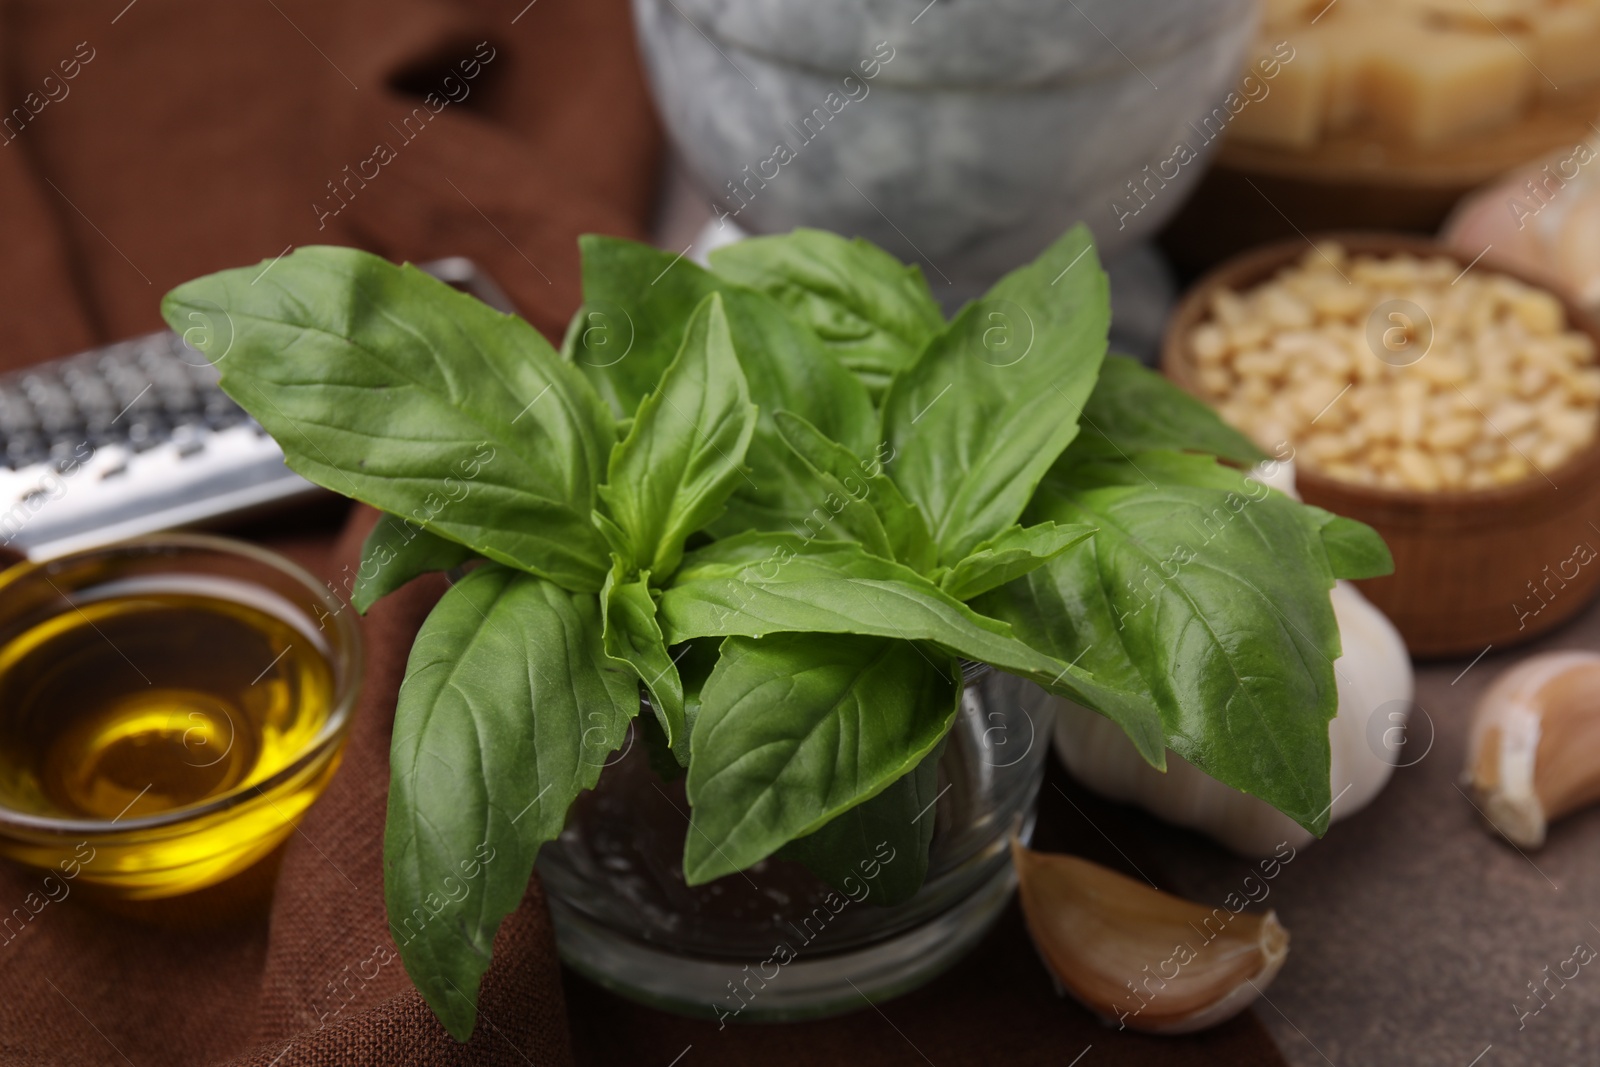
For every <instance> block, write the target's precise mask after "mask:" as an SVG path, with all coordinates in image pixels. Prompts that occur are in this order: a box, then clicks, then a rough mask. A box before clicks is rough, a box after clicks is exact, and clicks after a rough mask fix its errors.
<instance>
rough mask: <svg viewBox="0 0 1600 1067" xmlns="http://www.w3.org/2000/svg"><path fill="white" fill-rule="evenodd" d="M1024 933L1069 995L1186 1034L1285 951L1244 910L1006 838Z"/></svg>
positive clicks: (1251, 989) (1109, 1016) (1279, 932)
mask: <svg viewBox="0 0 1600 1067" xmlns="http://www.w3.org/2000/svg"><path fill="white" fill-rule="evenodd" d="M1011 852H1012V862H1013V864H1014V865H1015V867H1016V869H1017V879H1018V890H1017V893H1018V898H1019V900H1020V901H1021V904H1022V913H1023V917H1024V918H1025V919H1026V921H1027V925H1028V933H1029V935H1030V936H1031V937H1032V938H1033V943H1034V946H1035V947H1036V948H1038V950H1039V953H1040V955H1041V956H1043V957H1044V961H1045V964H1046V966H1048V967H1049V969H1050V971H1051V973H1052V974H1054V975H1055V977H1056V980H1057V981H1058V982H1060V984H1061V985H1062V986H1063V987H1064V988H1065V989H1066V991H1067V992H1068V993H1070V994H1071V995H1072V997H1073V999H1075V1000H1077V1001H1078V1002H1079V1003H1081V1004H1083V1006H1084V1007H1086V1008H1088V1009H1089V1010H1090V1011H1092V1012H1094V1013H1095V1014H1096V1015H1098V1016H1100V1018H1101V1019H1103V1020H1104V1021H1105V1022H1106V1023H1107V1024H1108V1025H1115V1026H1116V1027H1117V1028H1118V1029H1131V1030H1141V1031H1144V1032H1146V1033H1156V1034H1187V1033H1193V1032H1195V1031H1196V1030H1203V1029H1206V1028H1207V1027H1212V1026H1216V1025H1218V1024H1219V1023H1223V1022H1226V1021H1227V1020H1229V1019H1231V1018H1233V1017H1234V1016H1235V1015H1237V1014H1239V1012H1241V1011H1243V1010H1244V1009H1245V1008H1247V1007H1249V1005H1250V1003H1251V1002H1252V1001H1254V1000H1255V999H1256V997H1257V996H1259V995H1260V993H1261V991H1262V990H1263V989H1265V988H1266V987H1267V985H1268V983H1270V982H1271V981H1272V979H1273V978H1274V977H1275V976H1276V975H1277V973H1278V970H1279V969H1280V968H1281V967H1282V966H1283V961H1284V960H1285V959H1286V958H1287V956H1288V953H1289V933H1288V931H1287V930H1285V929H1284V928H1283V926H1282V925H1281V924H1280V923H1279V922H1278V919H1277V916H1276V915H1275V914H1274V913H1273V912H1271V911H1268V912H1266V913H1265V914H1259V915H1252V914H1247V913H1243V912H1239V913H1233V912H1230V911H1228V910H1227V909H1226V908H1211V909H1208V908H1206V907H1205V906H1204V905H1201V904H1196V903H1194V902H1192V901H1188V900H1184V899H1182V898H1180V897H1175V896H1172V895H1171V894H1168V893H1162V892H1160V891H1159V890H1156V889H1152V888H1151V887H1149V886H1148V885H1146V884H1144V883H1143V882H1140V881H1136V880H1134V879H1132V878H1129V877H1127V876H1125V875H1122V874H1118V873H1117V872H1115V871H1111V870H1108V869H1106V868H1104V867H1100V866H1098V865H1096V864H1093V863H1090V862H1088V861H1087V860H1082V859H1078V858H1077V857H1075V856H1058V855H1050V854H1047V853H1042V852H1034V851H1032V850H1031V849H1028V848H1025V847H1023V846H1022V844H1021V843H1019V842H1017V841H1016V840H1013V841H1012V844H1011Z"/></svg>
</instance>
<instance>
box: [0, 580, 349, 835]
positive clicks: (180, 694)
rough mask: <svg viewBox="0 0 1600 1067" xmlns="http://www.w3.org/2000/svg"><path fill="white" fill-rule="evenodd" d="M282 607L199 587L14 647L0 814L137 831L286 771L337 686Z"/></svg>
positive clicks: (68, 615) (145, 595)
mask: <svg viewBox="0 0 1600 1067" xmlns="http://www.w3.org/2000/svg"><path fill="white" fill-rule="evenodd" d="M273 599H275V598H273V597H272V595H271V594H267V593H265V592H264V591H261V590H257V589H253V588H251V587H247V586H240V585H239V584H238V583H231V582H227V581H226V580H223V579H216V580H212V579H208V578H204V577H198V576H192V577H186V578H183V579H175V580H173V582H172V583H171V584H169V585H168V586H167V587H166V588H163V587H162V585H161V584H157V585H155V586H154V587H146V588H137V589H133V590H129V591H127V592H124V593H120V594H117V593H111V594H110V595H106V596H104V597H103V598H102V599H95V600H91V601H89V602H87V603H84V602H79V603H77V604H76V605H75V606H71V607H68V608H67V609H66V610H63V611H61V612H60V613H58V614H55V615H52V616H50V617H48V618H45V619H43V620H40V621H38V622H36V623H35V624H34V625H32V626H30V627H28V628H27V629H26V630H24V631H23V632H21V633H19V634H16V635H15V636H13V637H11V639H10V640H9V641H7V642H6V643H5V644H4V645H3V646H0V802H3V803H4V804H5V805H6V806H7V807H10V808H12V809H13V810H18V811H24V812H32V813H35V814H38V815H42V816H48V817H56V818H62V817H64V818H75V817H76V818H89V819H118V820H121V819H136V818H138V817H140V816H144V815H150V814H154V813H157V812H163V811H170V810H172V809H176V808H182V807H185V806H188V805H193V804H198V803H201V802H203V801H206V800H209V799H212V798H215V797H218V796H220V795H222V794H225V793H227V792H229V791H232V790H238V789H241V788H247V787H249V786H251V785H254V784H257V783H260V782H263V781H265V780H267V779H269V778H271V777H272V776H273V775H274V774H276V773H277V772H279V771H281V770H283V769H284V768H285V767H287V766H289V765H290V764H291V763H292V762H294V760H295V759H296V758H297V757H298V756H299V755H300V754H301V753H303V752H304V751H305V750H306V748H307V746H308V745H309V744H310V743H311V742H312V740H313V739H314V738H315V737H316V736H317V735H318V733H319V732H321V730H322V728H323V726H324V724H325V723H326V722H327V719H328V715H329V712H330V709H331V707H332V703H333V678H332V672H331V670H330V667H329V664H328V658H327V651H326V648H325V647H324V645H323V643H322V642H321V640H320V638H319V635H318V634H317V633H316V631H315V630H311V629H301V628H298V627H297V626H296V625H295V624H294V623H292V622H291V621H289V619H290V618H291V617H292V616H290V615H289V613H288V612H279V611H274V610H272V609H273V607H274V605H273V603H272V600H273ZM63 606H64V607H66V606H65V605H63ZM285 607H287V605H285Z"/></svg>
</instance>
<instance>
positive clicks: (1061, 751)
mask: <svg viewBox="0 0 1600 1067" xmlns="http://www.w3.org/2000/svg"><path fill="white" fill-rule="evenodd" d="M1332 600H1333V613H1334V616H1335V617H1336V618H1337V619H1338V621H1339V639H1340V641H1341V643H1342V644H1343V647H1344V654H1343V655H1342V656H1340V657H1339V659H1338V660H1337V661H1336V662H1335V664H1334V667H1335V678H1336V680H1337V684H1338V687H1339V713H1338V715H1337V716H1335V717H1334V719H1333V721H1332V722H1330V723H1329V724H1328V741H1329V743H1330V746H1331V748H1332V760H1331V762H1330V764H1329V774H1330V780H1331V782H1332V785H1333V793H1334V795H1335V797H1336V798H1337V799H1336V801H1335V803H1334V805H1333V809H1332V810H1331V812H1330V813H1329V820H1330V821H1337V820H1339V819H1342V818H1344V817H1345V816H1347V815H1351V814H1354V813H1355V812H1357V811H1359V810H1361V808H1363V807H1365V806H1366V805H1367V804H1368V803H1369V802H1370V801H1371V800H1372V798H1373V797H1375V796H1377V795H1378V792H1379V791H1380V790H1382V789H1383V787H1384V785H1385V783H1387V782H1388V781H1389V775H1390V774H1392V773H1393V772H1394V768H1395V767H1396V766H1397V765H1398V764H1399V762H1400V761H1399V759H1398V758H1397V756H1396V753H1395V751H1394V748H1393V734H1391V733H1390V731H1393V730H1394V728H1395V727H1398V726H1400V725H1401V724H1402V723H1403V722H1404V716H1405V709H1407V708H1409V706H1410V705H1409V702H1410V700H1411V695H1412V690H1413V680H1412V673H1411V660H1410V659H1409V657H1407V655H1406V649H1405V643H1404V642H1403V641H1402V640H1401V639H1400V634H1399V632H1398V631H1396V630H1395V628H1394V624H1392V623H1391V622H1390V621H1389V620H1388V619H1387V618H1385V617H1384V614H1383V613H1382V612H1381V611H1379V610H1378V609H1377V608H1375V607H1373V606H1372V605H1371V604H1370V603H1369V602H1368V601H1367V599H1366V597H1364V596H1362V595H1361V594H1360V593H1358V592H1357V591H1356V589H1355V587H1354V586H1352V585H1351V584H1350V583H1348V582H1339V583H1338V584H1337V585H1335V586H1334V589H1333V593H1332ZM1386 704H1389V705H1391V709H1390V711H1389V712H1388V714H1387V716H1386V718H1385V720H1384V722H1383V723H1382V724H1381V725H1382V727H1383V729H1382V730H1379V731H1378V737H1379V739H1383V740H1385V741H1386V744H1381V745H1380V744H1374V743H1373V741H1374V739H1373V738H1371V737H1369V732H1368V724H1369V722H1370V720H1371V719H1372V717H1373V714H1374V713H1375V712H1377V711H1378V709H1379V708H1380V707H1382V706H1384V705H1386ZM1056 708H1057V710H1056V727H1055V748H1056V753H1057V754H1058V755H1059V756H1060V757H1061V759H1062V762H1064V763H1065V764H1066V765H1067V769H1068V770H1070V771H1071V772H1072V774H1073V777H1075V778H1077V779H1078V781H1080V782H1082V783H1083V784H1084V785H1085V786H1087V787H1088V788H1089V789H1091V790H1093V791H1094V792H1096V793H1099V794H1100V795H1101V796H1105V797H1109V798H1111V799H1112V800H1118V801H1121V802H1123V803H1126V804H1137V805H1138V806H1140V807H1142V808H1144V809H1145V810H1146V811H1148V812H1150V813H1151V814H1152V815H1156V816H1158V817H1160V818H1162V819H1165V820H1167V821H1168V822H1172V823H1177V824H1178V825H1179V826H1187V827H1189V828H1191V829H1194V830H1199V831H1200V832H1201V833H1203V834H1206V835H1208V836H1210V837H1213V838H1215V839H1216V840H1218V841H1220V842H1221V843H1222V844H1224V845H1226V846H1227V847H1228V848H1231V849H1232V850H1233V851H1235V852H1238V853H1240V854H1241V855H1245V856H1252V857H1255V856H1265V855H1268V854H1270V853H1271V852H1272V850H1273V849H1274V848H1275V847H1276V846H1277V845H1279V844H1280V843H1283V842H1287V843H1289V844H1290V845H1292V846H1294V847H1295V848H1300V847H1302V846H1304V845H1305V844H1307V843H1308V842H1310V841H1311V840H1312V837H1311V834H1310V833H1309V832H1308V831H1306V830H1305V829H1304V828H1303V827H1301V826H1300V825H1299V824H1298V823H1296V822H1295V821H1294V820H1293V819H1290V818H1289V817H1288V816H1287V815H1284V814H1283V813H1282V812H1280V811H1278V810H1277V809H1276V808H1274V807H1272V806H1271V805H1270V804H1267V803H1266V802H1264V801H1261V800H1257V799H1256V798H1255V797H1252V796H1249V795H1247V794H1245V793H1241V792H1239V791H1238V790H1237V789H1234V788H1233V787H1232V786H1227V785H1223V784H1222V783H1221V782H1219V781H1217V780H1216V779H1215V778H1212V777H1211V776H1210V775H1208V774H1206V773H1205V772H1204V771H1202V770H1200V768H1198V767H1196V766H1195V765H1194V764H1192V763H1190V762H1188V761H1187V760H1185V759H1183V758H1182V757H1181V756H1179V755H1177V754H1176V753H1174V752H1170V751H1169V752H1168V753H1167V772H1166V773H1165V774H1162V773H1161V772H1160V771H1158V770H1156V769H1155V768H1154V767H1151V766H1150V765H1149V764H1148V763H1146V762H1145V761H1144V760H1143V758H1141V757H1140V755H1139V753H1138V752H1137V751H1136V750H1135V749H1134V747H1133V743H1132V742H1131V741H1129V740H1128V739H1127V737H1126V736H1125V735H1124V734H1123V732H1122V730H1121V728H1120V727H1118V726H1117V725H1116V724H1115V723H1113V722H1111V721H1110V720H1109V719H1106V718H1104V717H1103V716H1101V715H1097V714H1095V713H1094V712H1092V711H1090V710H1088V709H1087V708H1084V707H1081V706H1079V705H1077V704H1074V703H1071V702H1070V701H1066V700H1057V702H1056ZM1347 787H1348V788H1347Z"/></svg>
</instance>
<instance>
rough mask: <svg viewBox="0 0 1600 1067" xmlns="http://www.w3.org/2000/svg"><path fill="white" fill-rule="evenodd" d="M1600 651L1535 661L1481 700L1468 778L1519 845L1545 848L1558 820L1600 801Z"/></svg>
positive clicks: (1484, 808) (1496, 823) (1489, 814)
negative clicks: (1548, 830)
mask: <svg viewBox="0 0 1600 1067" xmlns="http://www.w3.org/2000/svg"><path fill="white" fill-rule="evenodd" d="M1590 745H1597V746H1600V653H1594V652H1547V653H1544V654H1542V655H1537V656H1529V657H1528V658H1527V659H1525V660H1523V661H1522V662H1521V663H1519V664H1517V665H1516V666H1515V667H1512V668H1511V669H1510V670H1508V671H1506V672H1505V673H1504V674H1502V675H1501V676H1500V677H1499V678H1497V679H1495V682H1494V684H1493V685H1491V686H1490V687H1489V688H1488V690H1486V691H1485V692H1484V694H1483V697H1482V698H1481V699H1480V700H1479V701H1478V707H1477V710H1476V711H1475V712H1474V714H1473V721H1472V733H1471V735H1470V738H1469V740H1468V742H1467V767H1466V771H1465V773H1464V775H1463V777H1464V778H1465V780H1466V784H1467V785H1470V786H1471V787H1472V791H1473V793H1474V795H1475V796H1476V798H1477V804H1478V806H1479V810H1480V811H1481V812H1482V813H1483V815H1484V816H1485V817H1486V818H1487V819H1488V820H1489V823H1490V824H1491V825H1492V826H1493V827H1494V828H1495V829H1496V830H1498V831H1500V833H1501V834H1503V835H1505V837H1506V839H1507V840H1508V841H1510V842H1511V843H1512V844H1515V845H1517V846H1519V847H1522V848H1538V847H1539V846H1540V845H1543V844H1544V835H1545V827H1546V825H1547V824H1548V822H1549V821H1550V820H1551V819H1554V818H1556V817H1557V816H1560V815H1565V814H1566V813H1568V812H1571V811H1576V810H1577V809H1578V808H1581V807H1584V806H1586V805H1588V804H1592V803H1593V802H1594V801H1596V800H1600V760H1597V759H1596V758H1595V753H1594V752H1591V751H1590V750H1589V746H1590Z"/></svg>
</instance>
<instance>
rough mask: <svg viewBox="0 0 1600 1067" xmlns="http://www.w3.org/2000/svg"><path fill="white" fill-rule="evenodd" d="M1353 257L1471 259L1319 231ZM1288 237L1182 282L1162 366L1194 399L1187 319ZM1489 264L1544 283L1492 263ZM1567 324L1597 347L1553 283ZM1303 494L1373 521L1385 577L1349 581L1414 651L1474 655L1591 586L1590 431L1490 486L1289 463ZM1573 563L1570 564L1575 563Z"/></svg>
mask: <svg viewBox="0 0 1600 1067" xmlns="http://www.w3.org/2000/svg"><path fill="white" fill-rule="evenodd" d="M1317 239H1318V240H1334V241H1337V242H1339V244H1341V245H1342V246H1343V247H1344V248H1345V249H1346V251H1348V252H1349V253H1351V254H1352V255H1359V254H1367V255H1378V256H1384V255H1397V254H1401V253H1407V252H1409V253H1412V254H1416V255H1425V256H1439V255H1442V256H1447V257H1449V258H1450V259H1453V260H1455V261H1456V262H1458V263H1460V264H1461V266H1462V268H1463V269H1465V268H1466V267H1467V266H1468V264H1469V263H1470V259H1469V257H1467V256H1464V255H1462V254H1460V253H1457V252H1453V251H1451V250H1449V249H1447V248H1445V247H1444V246H1442V245H1440V244H1438V243H1437V242H1434V241H1431V240H1428V239H1426V238H1419V237H1410V236H1405V235H1399V234H1381V233H1350V234H1340V233H1335V234H1324V235H1319V237H1318V238H1317ZM1308 247H1309V244H1308V241H1307V240H1306V239H1301V238H1297V239H1295V240H1292V241H1284V242H1282V243H1279V244H1273V245H1268V246H1267V247H1264V248H1260V249H1256V250H1255V251H1252V252H1247V253H1245V254H1243V255H1240V256H1237V257H1235V258H1233V259H1230V260H1228V261H1227V262H1225V263H1223V264H1222V265H1220V266H1219V267H1217V268H1216V269H1215V270H1213V271H1212V272H1211V273H1210V274H1208V275H1206V276H1205V277H1204V278H1202V279H1201V280H1200V281H1199V282H1198V283H1196V284H1195V286H1194V287H1193V288H1192V289H1190V290H1189V292H1188V293H1187V294H1186V295H1185V297H1184V298H1183V300H1182V302H1181V303H1180V304H1179V305H1178V307H1177V309H1176V311H1175V312H1174V313H1173V315H1172V318H1171V319H1170V320H1169V321H1168V323H1167V331H1166V337H1165V340H1164V342H1163V344H1162V351H1161V369H1162V370H1163V371H1164V372H1165V373H1166V375H1167V377H1169V378H1171V379H1172V380H1173V381H1174V382H1176V383H1177V384H1178V385H1179V386H1181V387H1182V388H1184V389H1186V390H1187V391H1189V392H1190V393H1193V394H1194V395H1196V396H1198V397H1201V398H1202V399H1205V395H1204V393H1203V392H1202V391H1201V390H1200V388H1199V383H1198V380H1197V378H1196V373H1195V368H1196V362H1195V359H1194V354H1193V352H1192V351H1191V350H1190V348H1189V335H1190V333H1191V332H1192V331H1193V329H1194V327H1195V326H1197V325H1199V324H1200V323H1202V322H1204V321H1206V320H1207V319H1208V318H1210V304H1211V296H1212V294H1213V293H1214V292H1215V291H1216V290H1218V289H1232V290H1235V291H1239V290H1244V289H1249V288H1251V287H1253V286H1255V285H1257V284H1259V283H1261V282H1263V281H1266V280H1267V279H1268V278H1270V277H1271V276H1272V275H1274V274H1276V273H1277V272H1278V271H1279V270H1280V269H1281V268H1283V267H1286V266H1289V265H1290V264H1292V263H1294V262H1296V261H1298V260H1299V259H1300V257H1301V256H1303V255H1304V254H1305V252H1306V250H1307V248H1308ZM1475 269H1478V270H1492V271H1494V272H1495V273H1499V274H1506V275H1509V276H1511V277H1515V278H1519V279H1521V280H1522V281H1526V282H1529V283H1530V284H1533V285H1537V286H1539V287H1540V288H1546V287H1545V286H1544V285H1543V284H1542V283H1540V282H1538V281H1535V280H1533V279H1531V278H1529V277H1528V276H1526V275H1524V274H1521V273H1519V272H1517V271H1515V270H1510V269H1507V268H1505V267H1502V266H1498V265H1496V266H1494V267H1487V266H1484V265H1482V264H1480V265H1479V266H1478V267H1476V268H1475ZM1547 291H1550V292H1552V293H1553V295H1554V296H1556V298H1557V299H1559V300H1560V301H1561V303H1562V305H1563V306H1564V307H1565V309H1566V313H1567V325H1568V327H1569V328H1570V329H1576V330H1581V331H1582V332H1584V333H1587V334H1588V335H1589V336H1590V337H1591V338H1593V339H1594V340H1595V343H1596V346H1597V348H1600V323H1597V322H1596V321H1595V320H1594V319H1593V318H1592V317H1590V316H1589V315H1588V314H1586V313H1585V312H1584V311H1583V310H1582V309H1581V308H1580V307H1578V306H1577V305H1576V304H1574V303H1573V302H1572V301H1571V300H1570V299H1569V298H1567V297H1566V296H1565V295H1563V294H1562V293H1559V292H1556V291H1554V290H1547ZM1295 476H1296V481H1297V484H1298V487H1299V490H1300V494H1301V496H1302V497H1304V499H1305V500H1306V502H1307V503H1309V504H1315V505H1317V506H1318V507H1323V508H1326V509H1328V510H1329V511H1332V512H1334V513H1336V514H1339V515H1346V516H1349V517H1350V518H1353V519H1359V520H1360V521H1362V522H1364V523H1367V524H1368V525H1370V526H1372V527H1373V528H1374V529H1375V530H1377V531H1378V533H1380V534H1382V535H1383V539H1384V540H1385V541H1387V542H1388V544H1389V549H1390V551H1391V552H1393V553H1394V564H1395V569H1394V573H1393V574H1392V575H1389V576H1388V577H1384V578H1373V579H1370V580H1367V581H1362V582H1359V583H1357V584H1358V585H1359V586H1360V587H1361V591H1362V592H1363V593H1365V594H1366V596H1367V597H1368V598H1369V599H1370V600H1371V601H1372V602H1373V603H1374V604H1376V605H1377V606H1378V607H1379V608H1380V609H1382V610H1383V612H1384V613H1385V614H1386V615H1388V616H1389V618H1390V619H1392V620H1393V621H1394V624H1395V626H1396V627H1398V628H1399V630H1400V632H1401V634H1402V635H1404V637H1405V639H1406V644H1407V645H1408V646H1409V647H1410V649H1411V652H1412V654H1413V655H1416V656H1455V655H1476V654H1478V653H1480V652H1482V651H1484V650H1485V647H1486V646H1489V645H1493V646H1495V647H1505V646H1508V645H1514V644H1518V643H1520V642H1523V641H1527V640H1529V639H1531V638H1533V637H1536V636H1538V635H1539V634H1542V633H1545V632H1546V631H1548V630H1550V629H1552V628H1553V627H1555V626H1558V625H1559V624H1561V623H1563V622H1565V621H1566V620H1567V619H1569V618H1571V617H1572V616H1574V615H1576V614H1577V613H1578V612H1579V611H1581V610H1582V609H1583V608H1584V607H1586V606H1587V605H1588V604H1589V602H1590V601H1591V600H1592V599H1593V598H1594V596H1595V594H1596V592H1600V558H1597V555H1600V439H1597V440H1596V441H1593V442H1590V443H1589V444H1588V445H1586V446H1585V447H1584V448H1583V449H1581V450H1580V451H1579V452H1578V453H1576V454H1575V455H1574V456H1572V457H1571V458H1570V459H1569V460H1568V461H1567V462H1566V463H1564V464H1562V465H1561V466H1560V467H1559V468H1557V469H1555V470H1550V471H1546V472H1545V476H1544V477H1542V476H1540V475H1538V474H1535V475H1533V476H1531V477H1529V478H1526V479H1524V480H1522V481H1520V482H1515V483H1512V484H1510V485H1505V486H1498V487H1496V488H1493V489H1482V490H1466V491H1448V492H1437V493H1424V492H1418V491H1414V490H1399V489H1378V488H1373V487H1370V486H1364V485H1355V484H1352V483H1349V482H1343V481H1336V480H1334V479H1331V478H1327V477H1322V476H1320V475H1318V474H1316V473H1315V472H1313V471H1310V470H1307V469H1305V468H1304V467H1299V468H1297V469H1296V472H1295ZM1574 572H1575V573H1574Z"/></svg>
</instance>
